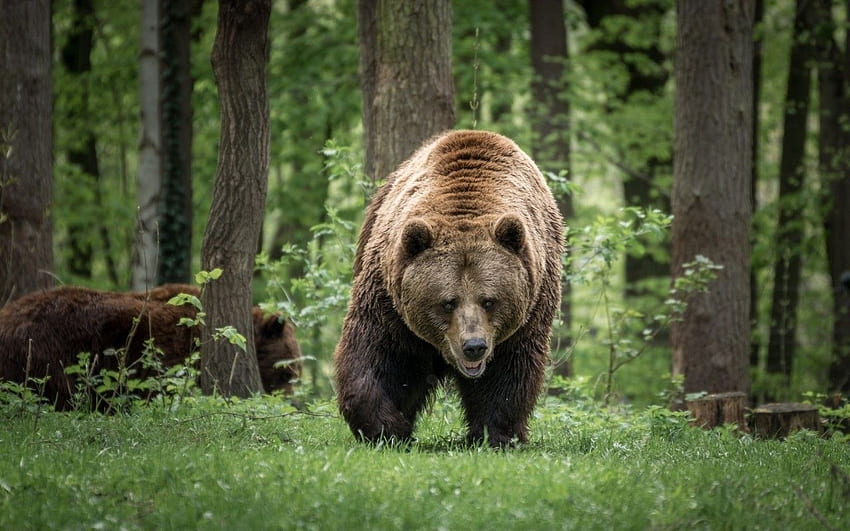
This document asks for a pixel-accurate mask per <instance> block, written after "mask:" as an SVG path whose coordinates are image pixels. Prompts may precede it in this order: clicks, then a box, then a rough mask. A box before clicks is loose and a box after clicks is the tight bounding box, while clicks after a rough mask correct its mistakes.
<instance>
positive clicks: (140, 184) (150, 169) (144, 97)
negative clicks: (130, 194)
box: [131, 0, 162, 291]
mask: <svg viewBox="0 0 850 531" xmlns="http://www.w3.org/2000/svg"><path fill="white" fill-rule="evenodd" d="M158 28H159V0H142V25H141V51H140V53H139V108H140V113H141V124H142V131H141V140H140V141H139V171H138V180H137V182H136V208H137V215H136V246H135V249H134V252H133V269H132V281H131V284H132V289H133V290H134V291H145V290H148V289H151V288H153V287H154V286H156V284H157V278H156V276H157V275H156V272H157V262H158V256H159V252H158V248H157V243H158V241H157V240H158V233H159V227H158V216H157V208H158V203H159V194H160V190H161V187H162V173H161V172H162V159H161V157H162V151H161V145H160V132H161V127H162V124H161V123H160V110H159V97H160V84H159V30H158Z"/></svg>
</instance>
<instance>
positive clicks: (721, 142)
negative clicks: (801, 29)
mask: <svg viewBox="0 0 850 531" xmlns="http://www.w3.org/2000/svg"><path fill="white" fill-rule="evenodd" d="M753 7H754V5H753V2H752V1H751V0H733V1H728V2H699V1H688V0H678V1H677V4H676V8H677V26H678V27H677V35H676V54H675V67H674V68H675V75H676V84H677V87H676V96H675V127H674V132H675V149H674V152H675V153H676V156H675V157H674V161H673V175H674V179H673V194H672V206H673V215H674V222H673V231H672V274H673V278H674V279H675V278H678V277H681V276H682V275H683V274H684V264H686V263H688V262H691V261H692V260H694V258H695V257H696V256H697V255H703V256H706V257H708V258H709V259H711V260H712V261H713V262H714V263H716V264H720V265H722V266H723V270H722V271H720V272H719V275H718V278H717V280H716V281H715V282H714V283H712V285H711V286H710V292H709V293H704V294H694V295H692V296H691V297H690V299H689V300H688V308H687V310H686V312H685V315H684V317H683V320H682V321H681V322H677V323H674V325H673V327H672V335H671V340H672V346H673V372H674V374H676V375H683V376H684V391H685V392H686V393H693V392H699V391H707V392H709V393H718V392H728V391H741V392H744V393H748V392H749V388H750V382H749V373H748V360H749V343H750V327H749V310H750V297H749V288H750V286H749V279H750V277H749V265H750V221H751V215H752V213H751V208H752V203H751V200H750V193H751V188H750V178H751V168H750V165H751V143H752V128H751V127H752V77H751V76H752V25H753Z"/></svg>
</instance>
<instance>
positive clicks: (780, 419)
mask: <svg viewBox="0 0 850 531" xmlns="http://www.w3.org/2000/svg"><path fill="white" fill-rule="evenodd" d="M751 423H752V426H753V435H755V436H757V437H762V438H765V439H781V438H785V437H787V436H788V435H790V434H791V433H792V432H795V431H797V430H812V431H817V432H819V431H820V430H821V423H820V414H819V413H818V407H817V406H813V405H811V404H790V403H789V404H765V405H763V406H759V407H757V408H755V409H753V413H752V419H751Z"/></svg>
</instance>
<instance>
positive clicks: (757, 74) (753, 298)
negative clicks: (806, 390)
mask: <svg viewBox="0 0 850 531" xmlns="http://www.w3.org/2000/svg"><path fill="white" fill-rule="evenodd" d="M755 2H756V7H755V20H754V21H753V28H759V27H760V26H761V23H762V20H763V19H764V0H755ZM763 33H764V31H763V30H761V29H759V30H758V33H757V34H756V35H755V38H754V39H753V80H752V83H753V127H752V131H753V132H752V139H753V146H752V157H751V158H752V168H751V169H750V173H751V175H752V180H751V181H752V182H751V183H750V199H751V201H752V211H753V213H754V214H755V212H756V210H757V208H758V195H757V190H758V176H759V124H760V123H761V120H760V119H759V104H760V103H761V58H762V41H763V40H764V37H763ZM753 232H755V231H753ZM756 271H757V270H756V265H755V264H753V263H752V262H751V263H750V371H751V372H752V371H757V370H758V369H759V351H760V350H761V345H760V343H759V339H758V335H757V334H756V330H757V329H758V322H759V304H758V278H757V276H756Z"/></svg>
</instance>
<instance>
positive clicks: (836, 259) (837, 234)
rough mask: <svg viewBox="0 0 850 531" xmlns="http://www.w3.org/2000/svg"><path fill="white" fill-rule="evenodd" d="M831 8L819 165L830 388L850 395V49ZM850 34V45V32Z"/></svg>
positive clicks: (822, 73) (821, 8)
mask: <svg viewBox="0 0 850 531" xmlns="http://www.w3.org/2000/svg"><path fill="white" fill-rule="evenodd" d="M848 4H850V2H848ZM831 8H832V1H831V0H818V2H817V9H816V16H817V19H816V22H815V28H816V31H815V35H816V36H818V43H817V48H818V59H819V60H818V100H819V102H820V109H819V112H818V116H819V128H820V135H819V138H818V166H819V170H820V174H821V188H822V189H824V190H825V193H826V194H827V197H826V198H825V199H826V201H825V202H826V212H825V213H824V233H825V239H826V254H827V261H828V263H829V276H830V280H831V287H832V295H833V308H832V313H833V329H832V330H833V331H832V349H833V360H832V364H831V365H830V368H829V385H830V390H832V391H840V392H843V393H845V394H846V393H850V245H848V244H847V235H848V234H850V133H848V132H847V130H846V128H845V127H844V125H845V124H846V123H847V121H848V119H850V91H849V90H848V89H850V50H848V49H847V48H846V47H845V50H844V52H843V53H842V51H841V50H840V49H839V47H838V45H837V43H836V42H835V36H834V35H835V30H836V22H835V20H834V19H833V15H832V11H831ZM848 8H850V5H848ZM845 34H846V32H845ZM846 38H847V43H846V44H845V46H848V45H850V35H846Z"/></svg>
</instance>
